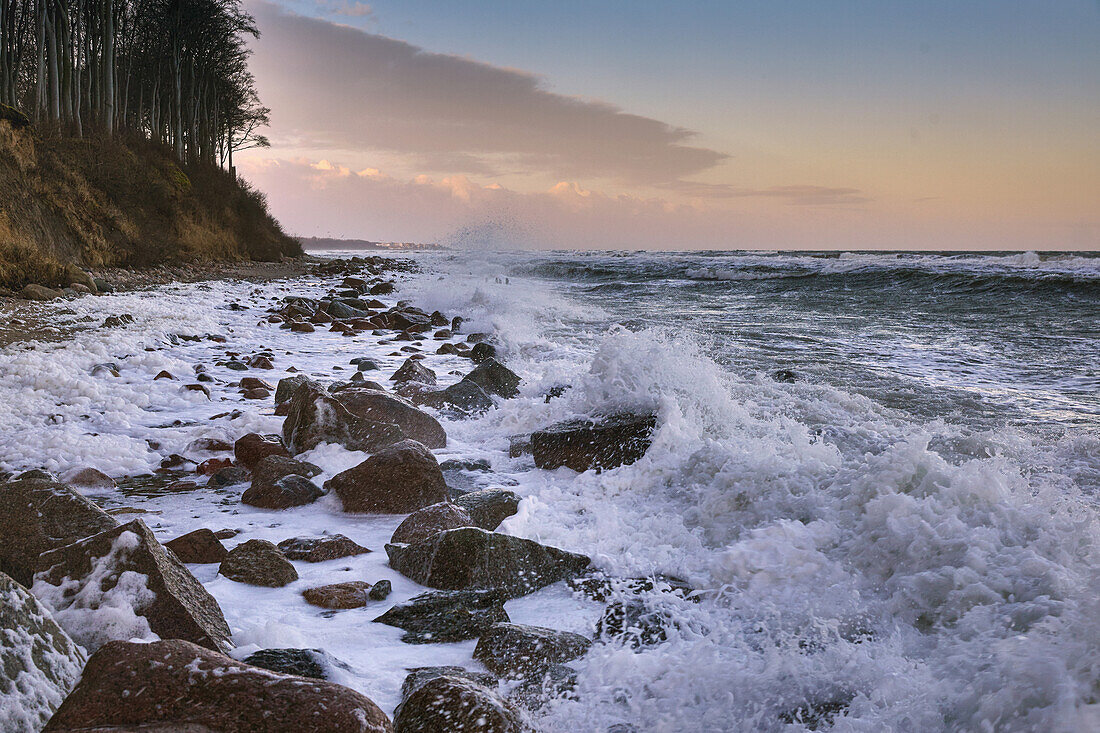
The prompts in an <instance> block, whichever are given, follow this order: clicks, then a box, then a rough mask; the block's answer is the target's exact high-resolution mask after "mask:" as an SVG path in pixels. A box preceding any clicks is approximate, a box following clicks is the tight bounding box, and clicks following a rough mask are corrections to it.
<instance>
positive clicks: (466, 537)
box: [386, 527, 591, 597]
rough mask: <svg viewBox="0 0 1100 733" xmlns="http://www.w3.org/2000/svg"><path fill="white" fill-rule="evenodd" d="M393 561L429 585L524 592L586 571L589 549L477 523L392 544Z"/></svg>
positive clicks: (397, 567)
mask: <svg viewBox="0 0 1100 733" xmlns="http://www.w3.org/2000/svg"><path fill="white" fill-rule="evenodd" d="M386 552H387V554H388V555H389V558H390V567H392V568H393V569H394V570H396V571H397V572H399V573H401V574H402V575H404V576H406V577H408V578H411V579H412V580H414V581H416V582H417V583H420V584H421V585H426V586H428V587H429V588H439V589H441V590H459V589H498V590H501V591H503V592H504V593H506V594H507V595H509V596H513V597H515V596H522V595H525V594H527V593H530V592H532V591H535V590H538V589H539V588H542V587H543V586H546V585H550V584H551V583H556V582H557V581H559V580H565V579H566V578H572V577H575V576H577V575H579V574H580V573H582V572H584V570H585V568H587V567H588V565H589V563H590V562H591V561H590V560H589V559H588V558H587V557H585V556H584V555H579V554H576V553H573V552H567V551H565V550H560V549H558V548H556V547H548V546H546V545H540V544H539V543H538V542H535V541H533V540H528V539H523V538H521V537H512V536H510V535H503V534H497V533H495V532H486V531H485V530H483V529H478V528H476V527H466V528H462V529H451V530H447V531H445V532H440V533H439V534H437V535H434V536H432V537H430V538H429V539H427V540H423V541H421V542H417V543H416V544H413V545H392V544H391V545H386Z"/></svg>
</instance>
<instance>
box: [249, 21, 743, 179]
mask: <svg viewBox="0 0 1100 733" xmlns="http://www.w3.org/2000/svg"><path fill="white" fill-rule="evenodd" d="M332 4H334V5H339V6H340V7H342V6H343V4H342V3H341V2H340V0H332ZM249 9H250V10H251V11H253V12H254V13H255V15H256V17H257V19H258V21H259V26H260V29H261V31H262V36H261V38H260V39H259V40H258V41H257V42H256V44H255V56H254V59H253V69H254V71H255V73H256V77H257V80H258V83H259V85H260V93H261V96H262V98H263V99H264V102H265V104H267V105H268V106H270V107H271V108H272V131H271V132H272V137H273V139H274V140H275V142H276V144H277V145H283V146H284V147H287V146H289V145H291V144H293V145H294V146H296V147H298V148H314V149H324V150H342V151H372V152H377V151H387V152H393V153H398V154H401V155H406V156H411V157H410V159H412V160H417V159H419V161H420V162H421V163H422V164H423V165H433V166H436V167H435V168H426V169H434V170H444V169H445V168H444V166H446V168H447V169H450V170H452V171H455V170H457V171H461V172H464V173H470V174H480V175H485V174H487V173H489V172H495V171H509V172H517V171H519V172H531V173H535V172H537V173H545V174H550V175H552V176H553V177H556V178H563V179H564V178H571V179H572V178H591V177H599V178H607V179H615V180H618V181H622V182H627V183H632V184H639V183H640V184H646V183H655V182H665V181H674V180H677V179H679V178H681V177H684V176H690V175H694V174H697V173H699V172H701V171H704V170H707V169H709V168H711V167H713V166H715V165H717V164H718V163H720V162H721V161H723V160H725V159H726V158H727V156H726V155H725V154H724V153H721V152H718V151H715V150H710V149H707V148H704V147H697V146H693V145H692V144H691V140H692V139H693V138H694V137H695V133H694V132H692V131H691V130H687V129H684V128H681V127H676V126H673V125H669V124H667V123H665V122H661V121H659V120H655V119H651V118H648V117H643V116H640V115H634V114H630V113H628V112H625V111H624V110H622V109H620V108H618V107H616V106H614V105H611V104H608V103H605V102H601V101H596V100H591V99H581V98H577V97H570V96H565V95H562V94H558V93H555V92H552V91H550V90H549V89H547V87H546V84H545V82H544V81H543V80H542V79H541V78H540V77H538V76H535V75H533V74H530V73H527V72H525V71H520V70H515V69H507V68H501V67H498V66H492V65H490V64H486V63H481V62H479V61H476V60H472V59H469V58H462V57H458V56H451V55H446V54H439V53H431V52H429V51H426V50H424V49H422V48H418V47H417V46H413V45H411V44H409V43H405V42H403V41H400V40H396V39H393V38H388V37H386V36H382V35H377V34H372V33H367V32H364V31H362V30H359V29H357V28H352V27H349V26H345V25H338V24H335V23H330V22H327V21H324V20H318V19H314V18H306V17H303V16H299V15H295V14H292V13H289V12H286V11H284V10H282V9H280V8H279V7H278V6H275V5H272V4H270V3H267V2H262V1H260V0H254V1H253V2H251V3H250V4H249Z"/></svg>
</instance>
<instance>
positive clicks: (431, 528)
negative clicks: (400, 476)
mask: <svg viewBox="0 0 1100 733" xmlns="http://www.w3.org/2000/svg"><path fill="white" fill-rule="evenodd" d="M472 526H474V521H473V519H471V518H470V515H469V514H467V513H466V512H465V511H464V510H463V509H460V508H459V507H457V506H455V505H454V504H452V503H451V502H449V501H441V502H439V503H438V504H432V505H430V506H426V507H424V508H423V509H417V510H416V511H415V512H413V513H412V514H410V515H409V516H407V517H405V521H403V522H401V524H399V525H398V526H397V529H396V530H394V533H393V537H391V538H390V542H395V543H405V544H411V543H413V542H419V541H420V540H426V539H428V538H429V537H431V536H432V535H434V534H437V533H439V532H442V531H443V530H446V529H457V528H459V527H472Z"/></svg>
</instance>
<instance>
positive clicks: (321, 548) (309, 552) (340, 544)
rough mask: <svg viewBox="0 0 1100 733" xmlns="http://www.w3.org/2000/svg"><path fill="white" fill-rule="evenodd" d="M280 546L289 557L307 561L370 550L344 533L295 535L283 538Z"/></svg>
mask: <svg viewBox="0 0 1100 733" xmlns="http://www.w3.org/2000/svg"><path fill="white" fill-rule="evenodd" d="M278 547H279V549H280V550H282V551H283V553H284V554H285V555H286V556H287V558H288V559H290V560H304V561H305V562H324V561H325V560H338V559H340V558H341V557H353V556H355V555H364V554H366V553H368V552H370V550H368V549H367V548H365V547H363V546H362V545H360V544H358V543H356V542H354V541H352V540H350V539H348V538H347V537H345V536H344V535H342V534H334V535H328V536H325V537H295V538H293V539H289V540H283V541H282V542H280V543H279V545H278Z"/></svg>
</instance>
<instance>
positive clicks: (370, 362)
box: [351, 356, 382, 372]
mask: <svg viewBox="0 0 1100 733" xmlns="http://www.w3.org/2000/svg"><path fill="white" fill-rule="evenodd" d="M351 363H352V364H354V365H355V368H356V369H358V370H359V371H361V372H373V371H375V370H377V369H381V368H382V367H380V366H379V365H378V362H376V361H375V360H374V359H368V358H367V357H365V356H361V357H359V358H357V359H352V360H351Z"/></svg>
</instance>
